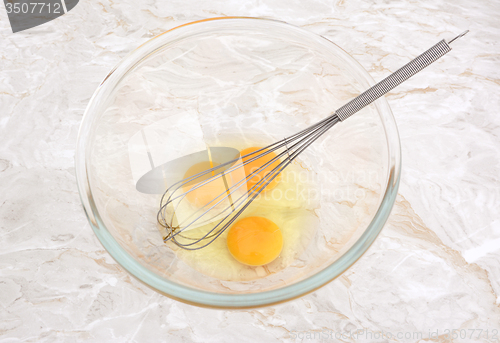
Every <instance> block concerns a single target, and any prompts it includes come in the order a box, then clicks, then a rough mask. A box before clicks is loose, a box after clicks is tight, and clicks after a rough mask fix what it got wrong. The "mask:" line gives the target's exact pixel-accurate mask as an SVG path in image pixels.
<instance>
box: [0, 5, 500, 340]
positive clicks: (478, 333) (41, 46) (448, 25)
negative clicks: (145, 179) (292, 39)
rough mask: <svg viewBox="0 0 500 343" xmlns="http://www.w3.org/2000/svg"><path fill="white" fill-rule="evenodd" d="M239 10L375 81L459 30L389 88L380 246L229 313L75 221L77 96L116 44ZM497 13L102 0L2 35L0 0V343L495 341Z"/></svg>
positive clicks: (80, 215)
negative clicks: (415, 73)
mask: <svg viewBox="0 0 500 343" xmlns="http://www.w3.org/2000/svg"><path fill="white" fill-rule="evenodd" d="M233 15H239V16H259V17H265V18H274V19H280V20H284V21H287V22H289V23H292V24H295V25H298V26H301V27H303V28H306V29H308V30H311V31H313V32H315V33H318V34H321V35H324V36H325V37H327V38H329V39H331V40H332V41H334V42H336V43H337V44H338V45H340V46H341V47H343V48H344V49H345V50H346V51H347V52H349V53H350V54H351V55H352V56H354V57H355V58H356V59H357V60H358V61H359V62H360V63H361V64H362V65H363V66H364V67H365V68H366V69H367V70H368V72H369V73H370V74H371V75H372V76H373V78H374V79H375V80H380V79H382V78H383V77H384V76H386V75H388V74H389V73H390V72H392V71H395V70H396V69H397V68H399V67H400V66H401V65H403V64H404V63H406V62H407V61H409V60H410V59H411V58H413V57H415V56H416V55H418V54H419V53H421V52H422V51H423V50H425V49H427V48H428V47H430V46H432V45H433V44H435V43H436V42H437V41H439V40H440V39H443V38H451V37H454V36H455V35H456V34H458V33H460V32H462V31H464V30H466V29H469V30H470V33H469V34H468V35H467V36H466V37H465V38H462V39H461V40H460V41H459V42H457V43H456V44H454V45H453V51H452V53H450V54H448V55H447V56H446V58H445V59H446V61H444V60H443V61H440V62H439V63H436V64H435V65H433V66H432V68H433V70H432V72H431V73H427V74H426V76H425V77H416V78H414V79H411V80H409V81H408V82H407V83H405V84H404V85H402V86H401V87H399V88H397V89H396V90H395V91H393V92H392V93H391V94H390V95H388V96H387V99H388V101H389V104H390V106H391V107H392V110H393V112H394V115H395V117H396V120H397V123H398V127H399V132H400V136H401V144H402V153H403V172H402V179H401V186H400V190H399V195H398V198H397V200H396V204H395V206H394V209H393V211H392V214H391V216H390V218H389V220H388V222H387V224H386V226H385V228H384V229H383V231H382V233H381V234H380V236H379V237H378V238H377V240H376V241H375V243H374V244H373V245H372V246H371V247H370V248H369V250H368V251H367V252H366V253H365V254H364V255H363V257H362V258H361V259H360V260H359V261H358V262H357V263H356V264H354V265H353V266H352V267H351V268H350V269H348V270H347V271H346V272H345V273H344V274H343V275H342V276H340V277H338V278H337V279H336V280H334V281H332V282H331V283H330V284H328V285H326V286H325V287H323V288H321V289H319V290H318V291H316V292H314V293H312V294H309V295H306V296H304V297H302V298H300V299H297V300H294V301H290V302H288V303H285V304H281V305H276V306H271V307H266V308H261V309H252V310H239V311H229V310H210V309H203V308H198V307H194V306H190V305H185V304H183V303H179V302H177V301H174V300H171V299H169V298H166V297H164V296H162V295H160V294H157V293H155V292H154V291H152V290H151V289H149V288H147V287H146V286H144V285H142V284H141V283H139V282H138V281H136V280H135V279H133V278H132V277H131V276H129V274H127V272H125V271H124V270H123V269H122V268H121V267H120V266H119V265H117V264H116V263H115V262H114V260H113V259H112V258H111V257H110V255H109V254H108V253H107V252H106V251H105V250H104V248H103V247H102V245H101V244H100V242H99V241H98V240H97V238H96V237H95V235H94V233H93V232H92V230H91V228H90V226H89V224H88V223H87V219H86V217H85V214H84V212H83V210H82V207H81V205H80V199H79V195H78V191H77V187H76V181H75V168H74V153H75V143H76V138H77V132H78V128H79V124H80V122H81V120H82V115H83V112H84V110H85V107H86V105H87V103H88V102H89V99H90V97H91V96H92V93H93V92H94V90H95V89H96V88H97V86H98V85H99V83H100V81H101V80H102V79H103V78H104V76H105V75H106V74H107V73H108V71H109V70H110V69H111V68H112V67H113V66H114V65H115V64H116V63H117V62H118V61H120V59H121V58H123V57H124V56H125V55H126V54H127V53H128V52H129V51H130V50H132V49H133V48H135V47H137V46H138V45H140V44H141V43H143V42H145V41H146V40H148V39H150V38H152V37H154V36H156V35H158V34H159V33H161V32H164V31H165V30H168V29H170V28H173V27H175V26H178V25H180V24H184V23H187V22H190V21H193V20H199V19H204V18H210V17H219V16H233ZM498 18H500V4H499V3H498V2H495V1H488V0H477V1H466V0H455V1H452V2H450V1H446V0H435V1H408V0H405V1H394V0H388V1H370V2H361V1H344V0H338V1H337V0H336V1H323V0H310V1H308V2H307V5H306V4H305V2H300V1H295V2H290V1H282V0H279V1H269V0H263V1H262V0H261V1H257V0H249V1H245V2H237V1H220V0H216V1H210V2H209V1H199V0H197V1H192V0H190V1H156V2H155V1H131V0H125V1H107V0H103V1H96V2H91V1H80V3H79V4H78V5H77V6H76V7H75V8H74V9H73V10H72V11H70V12H68V14H66V15H64V16H62V17H60V18H58V19H56V20H54V21H51V22H49V23H47V24H44V25H42V26H38V27H36V28H32V29H30V30H26V31H22V32H18V33H15V34H13V33H12V31H11V29H10V26H9V22H8V19H7V14H6V11H5V10H4V8H3V6H1V5H0V109H1V111H0V246H1V249H0V342H17V341H26V342H54V341H65V342H76V341H88V342H125V341H127V342H160V341H173V342H235V341H237V342H253V341H256V342H257V341H258V342H280V341H287V342H288V341H332V342H333V341H343V342H355V341H358V342H364V341H366V342H371V341H381V342H382V341H384V342H427V341H438V342H448V341H449V339H448V338H450V337H448V336H447V335H448V334H449V335H450V336H452V335H453V337H455V338H456V339H455V340H454V341H474V340H476V341H482V342H486V341H492V342H494V341H498V340H500V219H499V215H498V211H499V208H500V153H499V151H500V149H499V148H500V115H499V114H498V109H499V108H500V43H499V38H500V21H499V20H498ZM453 329H456V330H458V331H455V332H452V331H451V330H453ZM447 330H449V331H447ZM464 333H465V337H466V338H464ZM453 337H451V338H453ZM460 337H462V338H460ZM471 337H472V338H471ZM477 337H479V338H477Z"/></svg>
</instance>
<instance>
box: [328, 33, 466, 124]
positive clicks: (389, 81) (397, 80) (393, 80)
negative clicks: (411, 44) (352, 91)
mask: <svg viewBox="0 0 500 343" xmlns="http://www.w3.org/2000/svg"><path fill="white" fill-rule="evenodd" d="M457 38H458V37H457ZM449 43H451V41H450V42H449ZM449 51H451V48H450V46H449V45H448V43H447V42H446V41H445V40H444V39H443V40H442V41H440V42H439V43H437V44H436V45H434V46H433V47H432V48H430V49H429V50H427V51H426V52H424V53H423V54H421V55H420V56H418V57H416V58H415V59H413V60H412V61H410V62H409V63H407V64H406V65H404V66H403V67H401V68H400V69H398V70H396V71H395V72H394V73H392V74H391V75H389V76H388V77H386V78H385V79H383V80H382V81H380V82H379V83H377V84H376V85H374V86H373V87H371V88H369V89H368V90H366V91H364V92H363V93H361V94H360V95H358V96H357V97H355V98H354V99H352V100H351V101H349V102H348V103H347V104H345V105H344V106H342V107H340V108H339V109H337V110H336V111H335V114H336V115H337V117H338V118H339V119H340V120H341V121H344V120H346V119H347V118H349V117H350V116H352V115H353V114H354V113H356V112H358V111H359V110H361V109H362V108H363V107H365V106H367V105H369V104H371V103H372V102H374V101H375V100H377V99H378V98H380V97H381V96H382V95H384V94H386V93H388V92H389V91H391V90H392V89H393V88H394V87H396V86H398V85H399V84H401V83H403V82H404V81H406V80H408V79H409V78H410V77H412V76H413V75H415V74H416V73H418V72H419V71H421V70H422V69H424V68H425V67H427V66H428V65H430V64H431V63H433V62H435V61H436V60H438V59H439V58H440V57H442V56H443V55H445V54H446V53H448V52H449Z"/></svg>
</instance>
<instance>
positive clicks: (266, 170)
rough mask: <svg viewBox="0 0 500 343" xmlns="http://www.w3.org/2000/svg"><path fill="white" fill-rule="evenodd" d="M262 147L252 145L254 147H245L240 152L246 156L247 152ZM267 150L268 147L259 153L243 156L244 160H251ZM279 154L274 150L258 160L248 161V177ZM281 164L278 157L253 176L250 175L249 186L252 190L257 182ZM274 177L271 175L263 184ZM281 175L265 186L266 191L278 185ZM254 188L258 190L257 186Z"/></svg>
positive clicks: (246, 170) (246, 166)
mask: <svg viewBox="0 0 500 343" xmlns="http://www.w3.org/2000/svg"><path fill="white" fill-rule="evenodd" d="M259 149H262V148H260V147H252V148H247V149H244V150H242V151H241V152H240V154H241V156H245V155H247V154H250V153H252V152H254V151H256V150H259ZM265 152H267V149H264V150H262V151H260V152H258V153H255V154H253V155H250V156H247V157H243V162H246V161H248V160H251V159H252V158H255V157H256V156H258V155H259V154H262V153H265ZM276 156H277V155H276V154H275V153H274V152H268V153H267V154H266V155H264V156H262V157H259V158H257V159H256V160H254V161H252V162H248V163H247V164H245V166H244V167H245V174H246V175H247V177H248V176H249V175H250V174H252V173H253V172H255V171H256V170H257V169H259V168H260V167H261V166H263V165H264V164H266V163H267V162H269V161H271V160H272V159H273V158H275V157H276ZM279 164H280V160H279V159H277V160H275V161H274V162H273V163H270V164H268V165H267V166H266V167H264V168H262V169H261V170H260V171H259V172H257V173H255V174H254V175H253V176H251V177H249V178H248V179H247V188H248V190H250V189H251V188H252V187H253V186H254V185H255V184H257V183H258V182H259V181H261V180H262V179H263V178H264V177H265V176H266V175H267V174H268V173H269V172H271V170H273V169H274V168H276V167H277V166H278V165H279ZM271 177H272V175H271V176H269V178H268V179H266V180H265V181H263V182H262V184H265V183H266V182H268V181H269V179H270V178H271ZM279 179H280V175H278V176H276V177H275V178H274V179H273V180H272V181H271V182H269V184H268V185H267V186H266V187H265V188H264V191H268V190H270V189H272V188H274V187H275V186H276V184H277V183H278V182H279ZM254 190H258V189H257V187H256V188H255V189H254Z"/></svg>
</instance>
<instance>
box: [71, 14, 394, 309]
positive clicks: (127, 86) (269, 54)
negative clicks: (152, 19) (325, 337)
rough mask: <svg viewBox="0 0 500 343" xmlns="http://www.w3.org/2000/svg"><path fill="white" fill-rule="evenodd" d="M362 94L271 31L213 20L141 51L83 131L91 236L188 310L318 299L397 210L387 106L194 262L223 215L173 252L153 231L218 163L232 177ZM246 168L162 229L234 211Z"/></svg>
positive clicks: (349, 125) (353, 79)
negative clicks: (172, 189) (213, 205)
mask: <svg viewBox="0 0 500 343" xmlns="http://www.w3.org/2000/svg"><path fill="white" fill-rule="evenodd" d="M329 38H331V39H332V40H334V41H335V38H336V37H335V34H332V35H331V36H330V37H329ZM337 43H338V44H339V45H342V42H337ZM373 84H374V81H373V79H372V78H371V77H370V76H369V75H368V73H367V72H366V71H365V70H364V69H363V68H362V67H361V66H360V65H359V64H358V63H357V62H356V61H355V60H354V59H353V58H352V57H351V56H349V55H348V54H347V53H346V52H345V51H344V50H342V49H341V48H340V47H339V46H337V45H336V44H335V43H333V42H332V41H330V40H327V39H326V38H324V37H321V36H318V35H316V34H314V33H311V32H309V31H307V30H305V29H302V28H299V27H295V26H293V25H289V24H287V23H283V22H279V21H273V20H267V19H256V18H216V19H210V20H204V21H199V22H194V23H190V24H187V25H182V26H180V27H177V28H175V29H172V30H170V31H167V32H165V33H164V34H161V35H159V36H157V37H155V38H153V39H151V40H149V41H147V42H146V43H144V44H142V45H141V46H140V47H138V48H137V49H136V50H134V51H132V52H131V53H130V54H129V55H128V56H126V57H125V58H124V59H123V60H122V61H121V62H120V63H119V64H118V65H117V66H116V67H115V68H114V69H113V70H112V71H111V72H110V73H109V75H108V76H106V78H105V80H104V81H103V82H102V84H101V85H100V86H99V88H98V89H97V90H96V92H95V94H94V96H93V97H92V99H91V101H90V103H89V105H88V107H87V110H86V112H85V116H84V119H83V122H82V124H81V128H80V133H79V138H78V146H77V153H76V170H77V182H78V187H79V192H80V196H81V199H82V203H83V207H84V209H85V212H86V214H87V216H88V219H89V222H90V224H91V226H92V229H93V230H94V232H95V234H96V235H97V237H98V238H99V240H100V241H101V243H102V244H103V246H104V247H105V248H106V250H107V251H108V252H109V253H110V254H111V256H113V258H114V259H115V260H116V261H117V262H118V263H119V264H120V265H121V266H122V267H124V268H125V269H126V270H127V271H128V272H129V273H131V274H132V275H133V276H135V277H136V278H137V279H139V280H140V281H142V282H144V283H145V284H147V285H148V286H150V287H151V288H153V289H155V290H156V291H158V292H160V293H162V294H165V295H167V296H169V297H172V298H174V299H177V300H180V301H183V302H187V303H190V304H195V305H199V306H208V307H221V308H244V307H255V306H264V305H269V304H273V303H277V302H283V301H286V300H290V299H293V298H296V297H299V296H301V295H304V294H306V293H308V292H311V291H313V290H315V289H317V288H318V287H321V286H322V285H324V284H326V283H328V282H329V281H331V280H332V279H334V278H335V277H337V276H338V275H340V274H341V273H342V272H343V271H345V270H346V269H347V268H348V267H349V266H351V265H352V264H353V263H354V262H355V261H356V260H357V259H358V258H359V257H360V256H361V255H362V254H363V253H364V252H365V251H366V249H367V248H368V247H369V246H370V244H371V243H372V242H373V241H374V240H375V238H376V236H377V235H378V233H379V232H380V230H381V229H382V227H383V225H384V223H385V221H386V220H387V218H388V216H389V213H390V211H391V208H392V206H393V204H394V200H395V197H396V194H397V189H398V184H399V178H400V145H399V137H398V133H397V128H396V124H395V122H394V118H393V116H392V113H391V111H390V108H389V106H388V104H387V102H386V100H385V99H384V98H381V99H379V100H377V101H376V102H374V103H373V104H371V105H369V106H367V107H366V108H364V109H363V110H361V111H360V112H359V113H357V114H356V115H355V116H353V117H351V118H349V120H346V121H345V122H342V123H339V124H338V125H336V126H334V127H333V128H332V129H331V130H330V131H328V132H327V133H326V134H324V135H323V136H322V137H321V138H319V139H318V140H317V141H315V142H314V143H313V144H312V145H311V146H310V147H308V149H306V150H305V151H304V152H303V153H302V154H301V155H300V156H299V158H297V159H296V160H295V161H294V162H293V163H292V164H291V165H290V166H288V167H287V168H286V169H285V170H283V172H282V173H281V174H280V175H279V177H277V178H276V179H274V180H273V181H272V182H271V183H269V184H268V185H267V186H266V187H265V188H264V189H262V192H261V194H260V195H259V196H258V197H257V198H256V199H255V200H254V201H253V202H252V203H251V205H250V206H249V207H248V208H247V209H246V210H245V211H244V212H243V213H242V214H241V216H239V217H238V218H237V220H235V221H234V222H233V223H232V225H231V226H229V227H228V229H227V230H225V231H223V232H221V233H220V235H218V236H217V237H215V236H213V237H215V238H214V239H213V241H211V243H210V244H208V245H207V246H206V247H204V248H201V249H191V250H189V249H186V247H196V245H195V244H191V243H190V242H191V241H192V240H193V239H196V238H199V237H212V236H210V232H211V231H210V228H212V227H213V226H214V223H217V220H219V219H220V216H221V215H222V214H220V213H217V214H215V215H214V216H212V217H210V218H208V219H206V220H203V221H200V222H199V223H197V225H194V226H192V227H190V229H189V230H186V231H182V232H180V233H179V234H178V235H176V239H178V242H182V244H181V245H179V244H176V243H175V241H173V240H172V239H168V232H166V230H165V229H166V228H165V226H162V225H161V224H162V223H167V222H168V221H167V220H166V219H165V218H164V217H165V216H162V215H161V213H162V212H161V211H160V209H161V208H162V205H163V202H164V197H163V195H164V194H163V193H164V192H165V190H166V189H167V188H168V187H169V186H171V185H172V184H175V182H177V180H179V179H182V178H185V177H190V176H192V175H196V174H197V173H199V172H200V171H202V170H205V169H206V168H207V167H210V166H214V165H218V164H221V163H223V162H224V159H225V158H226V157H227V156H234V157H236V158H241V160H242V161H245V158H246V157H245V156H246V155H247V154H248V153H251V152H252V151H256V150H258V149H261V148H262V147H265V146H267V145H269V144H270V143H273V142H275V141H278V140H281V139H283V138H284V137H288V136H290V135H291V134H293V133H295V132H297V131H299V130H300V129H304V128H306V127H307V126H309V125H311V124H313V123H315V122H317V121H319V120H321V119H323V118H325V117H326V116H328V115H330V114H331V113H333V112H334V111H335V109H337V108H338V107H340V106H342V105H343V104H345V103H346V102H347V101H349V100H350V99H352V98H353V97H354V96H356V95H357V94H359V93H360V92H362V91H363V90H365V89H367V88H369V87H370V86H371V85H373ZM266 156H271V157H272V154H269V155H266ZM266 158H267V157H266ZM266 162H267V161H266ZM259 164H262V161H260V163H259ZM254 167H255V165H253V164H252V163H248V164H246V165H245V167H244V168H239V169H236V170H234V171H232V172H231V173H228V175H227V177H226V178H225V179H224V180H222V181H218V182H215V181H214V182H209V183H206V184H203V185H199V184H198V185H197V184H196V183H191V184H189V183H187V184H185V185H183V187H184V188H183V190H184V191H190V192H189V193H187V194H190V195H186V196H185V197H184V198H183V201H182V203H179V205H178V206H177V207H176V208H175V216H170V217H169V218H170V219H169V220H170V221H169V222H168V223H171V225H172V227H174V226H175V225H177V224H178V223H182V222H186V221H187V222H189V220H190V218H191V215H192V213H193V212H194V213H196V211H198V210H199V209H200V208H203V206H204V205H206V203H208V202H210V199H213V198H214V196H217V194H220V193H223V192H224V191H225V189H227V187H231V186H234V185H237V187H238V192H239V193H237V194H238V196H240V197H245V196H246V194H247V192H248V190H249V189H251V187H252V186H254V185H255V183H254V181H252V180H255V179H252V180H248V182H244V183H238V180H240V179H241V177H242V176H243V177H244V176H245V175H248V174H249V173H252V170H255V169H254ZM272 168H273V164H272V163H270V164H269V168H268V169H266V168H264V169H263V170H261V171H260V172H259V173H258V175H257V176H258V178H265V177H266V175H267V173H269V171H270V170H271V169H272ZM258 178H257V179H258ZM235 194H236V193H235ZM226 199H227V198H226ZM225 201H228V203H227V204H225V205H226V207H227V206H229V207H230V206H232V204H233V202H232V201H233V199H229V200H225ZM220 204H221V206H222V205H224V203H223V202H221V203H220ZM221 213H222V212H221ZM159 214H160V215H159ZM174 217H175V218H174ZM163 219H164V220H163ZM176 223H177V224H176Z"/></svg>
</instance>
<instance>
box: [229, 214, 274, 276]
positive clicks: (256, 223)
mask: <svg viewBox="0 0 500 343" xmlns="http://www.w3.org/2000/svg"><path fill="white" fill-rule="evenodd" d="M227 247H228V248H229V252H230V253H231V255H233V257H234V258H235V259H236V260H238V261H239V262H241V263H243V264H246V265H249V266H262V265H264V264H268V263H270V262H272V261H273V260H275V259H276V258H277V257H278V256H279V254H280V253H281V249H282V248H283V236H282V234H281V230H280V228H279V227H278V225H276V224H275V223H274V222H272V221H270V220H269V219H266V218H263V217H247V218H243V219H241V220H239V221H237V222H236V223H235V224H234V225H233V226H232V227H231V229H229V232H228V234H227Z"/></svg>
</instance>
